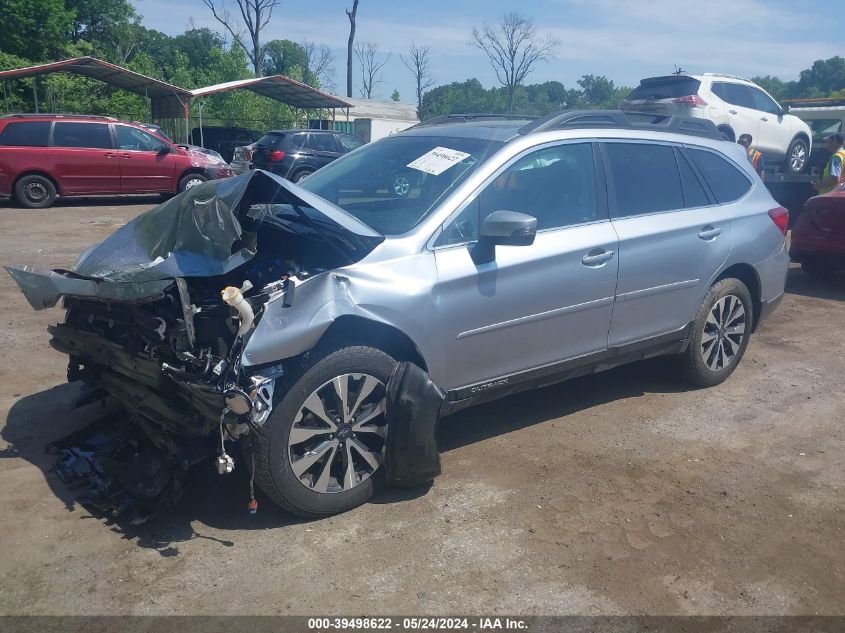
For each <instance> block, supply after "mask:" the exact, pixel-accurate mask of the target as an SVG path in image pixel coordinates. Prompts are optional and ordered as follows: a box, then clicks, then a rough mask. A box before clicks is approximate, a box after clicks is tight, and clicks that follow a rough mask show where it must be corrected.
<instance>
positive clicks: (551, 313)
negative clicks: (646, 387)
mask: <svg viewBox="0 0 845 633" xmlns="http://www.w3.org/2000/svg"><path fill="white" fill-rule="evenodd" d="M611 303H613V297H605V298H603V299H594V300H593V301H586V302H584V303H576V304H575V305H571V306H566V307H563V308H555V309H554V310H548V311H546V312H538V313H537V314H529V315H527V316H522V317H517V318H516V319H511V320H510V321H502V322H501V323H491V324H490V325H484V326H482V327H480V328H476V329H474V330H467V331H466V332H461V333H460V334H458V336H457V340H461V339H464V338H469V337H470V336H475V335H477V334H486V333H488V332H494V331H496V330H503V329H505V328H509V327H513V326H515V325H523V324H524V323H532V322H534V321H542V320H544V319H552V318H554V317H558V316H562V315H564V314H574V313H575V312H582V311H584V310H592V309H593V308H600V307H603V306H607V305H610V304H611Z"/></svg>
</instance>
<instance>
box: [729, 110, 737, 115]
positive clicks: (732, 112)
mask: <svg viewBox="0 0 845 633" xmlns="http://www.w3.org/2000/svg"><path fill="white" fill-rule="evenodd" d="M728 112H730V113H731V114H736V110H728Z"/></svg>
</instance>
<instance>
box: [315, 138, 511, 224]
mask: <svg viewBox="0 0 845 633" xmlns="http://www.w3.org/2000/svg"><path fill="white" fill-rule="evenodd" d="M433 132H435V131H433ZM501 146H502V143H501V142H500V141H492V140H489V139H479V138H458V137H453V136H437V135H436V134H434V133H433V134H432V136H416V135H414V136H401V135H400V136H391V137H389V138H385V139H382V140H380V141H376V142H374V143H370V144H368V145H365V146H364V147H361V148H360V149H357V150H355V151H354V152H351V153H349V154H347V155H346V156H344V157H342V158H339V159H338V160H336V161H334V162H333V163H331V164H329V165H327V166H326V167H323V168H322V169H320V170H319V171H317V172H316V173H314V174H312V175H311V176H309V177H308V178H306V179H305V180H303V181H301V182H300V183H299V184H300V185H301V186H302V187H303V188H304V189H307V190H308V191H311V192H312V193H315V194H317V195H318V196H320V197H321V198H324V199H326V200H328V201H329V202H333V203H334V204H336V205H337V206H339V207H341V208H342V209H344V210H345V211H347V212H348V213H350V214H352V215H354V216H355V217H356V218H358V219H359V220H361V221H362V222H364V223H365V224H367V225H369V226H371V227H372V228H373V229H375V230H376V231H378V232H379V233H381V234H382V235H402V234H403V233H407V232H408V231H410V230H411V229H412V228H413V227H414V226H416V225H417V223H419V222H420V220H422V219H423V218H424V217H426V216H427V215H428V214H429V213H430V212H431V211H432V210H433V209H434V208H435V207H436V206H437V205H438V204H439V203H440V201H441V200H443V199H444V198H445V197H446V196H447V195H448V194H449V193H451V192H452V191H453V190H454V189H455V188H456V187H457V186H458V185H459V184H460V183H462V182H463V181H464V180H466V178H467V177H468V176H469V175H470V174H471V173H472V172H473V171H475V169H476V168H477V167H478V165H480V164H481V163H482V162H484V161H485V160H486V159H487V158H489V157H490V156H491V155H492V154H493V153H494V152H496V151H497V150H498V149H499V148H500V147H501Z"/></svg>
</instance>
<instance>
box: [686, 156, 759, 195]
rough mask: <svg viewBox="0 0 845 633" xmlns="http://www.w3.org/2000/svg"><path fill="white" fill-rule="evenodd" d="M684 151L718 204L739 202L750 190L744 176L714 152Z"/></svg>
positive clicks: (749, 183) (749, 185)
mask: <svg viewBox="0 0 845 633" xmlns="http://www.w3.org/2000/svg"><path fill="white" fill-rule="evenodd" d="M686 151H687V154H688V155H689V157H690V158H692V162H693V163H695V166H696V167H697V168H698V171H699V172H701V175H702V176H704V180H706V181H707V185H708V186H709V187H710V191H712V192H713V195H714V196H715V198H716V201H717V202H719V203H720V204H725V203H727V202H733V201H734V200H739V199H740V198H741V197H742V196H744V195H745V194H746V193H747V192H748V190H749V189H751V181H750V180H749V179H748V178H747V177H746V176H745V174H743V173H742V172H741V171H740V170H739V168H738V167H736V166H734V165H733V164H732V163H730V162H729V161H728V160H726V159H724V158H722V157H721V156H719V155H718V154H716V153H715V152H710V151H707V150H703V149H692V148H687V150H686Z"/></svg>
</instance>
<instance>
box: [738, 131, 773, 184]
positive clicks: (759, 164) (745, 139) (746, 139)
mask: <svg viewBox="0 0 845 633" xmlns="http://www.w3.org/2000/svg"><path fill="white" fill-rule="evenodd" d="M752 140H753V139H752V138H751V135H750V134H740V135H739V139H738V140H737V143H739V144H740V145H742V146H743V147H744V148H745V151H746V153H747V154H748V160H749V162H750V163H751V166H752V167H754V171H756V172H757V173H758V174H759V175H760V178H763V179H765V177H766V159H765V158H763V152H761V151H760V150H758V149H754V148H753V147H751V141H752Z"/></svg>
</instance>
